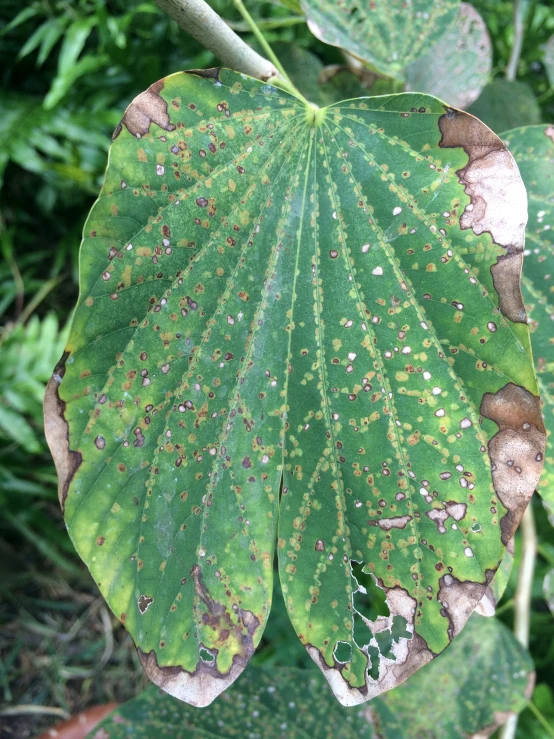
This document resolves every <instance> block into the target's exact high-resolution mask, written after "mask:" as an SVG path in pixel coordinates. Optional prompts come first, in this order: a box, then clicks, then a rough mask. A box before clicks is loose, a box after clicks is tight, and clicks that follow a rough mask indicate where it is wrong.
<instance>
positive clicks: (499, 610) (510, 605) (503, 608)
mask: <svg viewBox="0 0 554 739" xmlns="http://www.w3.org/2000/svg"><path fill="white" fill-rule="evenodd" d="M513 607H514V599H513V598H510V600H507V601H506V602H505V603H503V604H502V605H501V606H500V607H499V608H497V609H496V613H495V614H494V615H495V616H500V614H501V613H504V611H509V610H510V609H511V608H513Z"/></svg>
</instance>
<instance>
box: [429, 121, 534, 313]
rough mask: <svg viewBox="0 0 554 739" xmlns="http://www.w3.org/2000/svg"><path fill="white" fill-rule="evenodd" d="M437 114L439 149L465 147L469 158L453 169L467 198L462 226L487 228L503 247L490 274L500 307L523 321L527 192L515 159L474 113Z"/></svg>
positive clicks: (478, 233)
mask: <svg viewBox="0 0 554 739" xmlns="http://www.w3.org/2000/svg"><path fill="white" fill-rule="evenodd" d="M446 110H447V113H446V115H444V116H442V117H441V118H440V119H439V128H440V131H441V133H442V138H441V141H440V143H439V146H441V147H443V148H460V147H461V148H463V149H464V151H465V152H466V154H467V155H468V157H469V160H468V163H467V164H466V166H465V167H463V169H460V170H458V172H457V173H456V174H457V175H458V179H459V181H460V184H461V185H463V186H464V188H465V192H466V194H467V195H469V197H470V199H471V203H470V205H469V206H467V207H466V209H465V210H464V212H463V213H462V216H461V218H460V228H462V229H468V228H470V229H471V230H472V231H473V232H474V233H475V234H476V235H477V236H480V235H481V234H482V233H485V232H488V233H489V234H490V235H491V237H492V240H493V241H494V243H495V244H497V245H498V246H502V247H503V248H504V249H505V250H506V254H504V255H502V256H500V257H499V258H498V261H497V262H496V264H494V265H493V266H492V267H491V274H492V279H493V283H494V287H495V290H496V292H497V293H498V301H499V308H500V310H501V311H502V313H503V314H504V315H505V316H506V317H507V318H509V319H510V320H511V321H514V322H517V323H525V321H526V315H525V308H524V305H523V299H522V297H521V290H520V284H519V283H520V276H521V268H522V266H523V247H524V244H525V225H526V223H527V193H526V191H525V186H524V184H523V181H522V179H521V176H520V174H519V170H518V168H517V165H516V163H515V161H514V158H513V157H512V155H511V154H510V153H509V151H508V150H507V149H506V147H505V145H504V144H503V143H502V141H501V140H500V139H499V138H498V136H496V135H495V134H494V133H493V132H492V131H491V130H490V129H489V128H487V127H486V126H485V125H484V124H483V123H481V122H480V121H479V120H477V118H474V117H473V116H471V115H469V114H467V113H463V112H461V111H459V110H453V109H452V108H447V109H446Z"/></svg>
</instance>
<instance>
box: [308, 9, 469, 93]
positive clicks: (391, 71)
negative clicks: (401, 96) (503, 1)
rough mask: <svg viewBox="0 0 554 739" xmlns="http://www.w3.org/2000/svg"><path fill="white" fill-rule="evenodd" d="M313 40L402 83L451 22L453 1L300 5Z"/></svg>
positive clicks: (454, 13) (453, 11)
mask: <svg viewBox="0 0 554 739" xmlns="http://www.w3.org/2000/svg"><path fill="white" fill-rule="evenodd" d="M301 5H302V9H303V11H304V13H305V14H306V17H307V20H308V26H309V28H310V30H311V32H312V33H313V34H314V36H317V38H318V39H321V41H324V42H325V43H326V44H331V45H332V46H339V47H340V48H342V49H346V50H347V51H348V52H349V53H350V54H353V55H354V56H356V57H358V58H359V59H362V60H364V61H366V62H368V63H369V64H371V65H372V66H373V67H374V68H376V69H378V70H379V71H381V72H383V73H385V74H388V75H390V76H392V77H397V78H399V79H403V76H404V69H405V67H406V66H407V65H408V64H409V63H410V62H411V61H413V60H414V59H417V58H418V57H421V56H423V55H424V54H425V53H426V52H427V51H428V50H429V48H430V47H431V46H432V44H433V43H435V41H437V40H438V39H439V38H440V37H441V36H442V35H443V34H444V33H445V31H447V29H448V27H449V26H450V24H451V23H453V22H454V19H455V18H456V13H457V11H458V7H459V5H460V2H459V0H413V1H412V2H410V3H409V4H407V3H406V2H405V0H372V1H371V2H370V0H362V1H361V2H360V1H359V0H341V1H340V2H333V0H301Z"/></svg>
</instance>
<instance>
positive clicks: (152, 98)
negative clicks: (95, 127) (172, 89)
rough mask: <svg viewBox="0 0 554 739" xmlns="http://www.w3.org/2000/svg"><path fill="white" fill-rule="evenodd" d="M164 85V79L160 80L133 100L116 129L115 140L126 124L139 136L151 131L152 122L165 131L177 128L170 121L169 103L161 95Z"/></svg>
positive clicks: (130, 131)
mask: <svg viewBox="0 0 554 739" xmlns="http://www.w3.org/2000/svg"><path fill="white" fill-rule="evenodd" d="M163 86H164V81H163V80H159V81H158V82H155V83H154V84H153V85H151V86H150V87H149V88H148V90H146V92H143V93H141V94H140V95H138V96H137V97H136V98H135V99H134V100H133V102H132V103H131V104H130V105H129V107H128V108H127V110H126V111H125V115H124V116H123V119H122V121H121V123H120V124H119V125H118V127H117V128H116V129H115V131H114V135H113V139H114V140H115V139H116V138H117V137H118V136H119V134H120V132H121V128H122V126H125V127H126V128H127V130H128V131H129V133H132V134H133V136H136V137H137V138H141V137H142V136H144V135H145V134H147V133H148V132H149V131H150V124H151V123H155V124H156V125H158V126H159V127H160V128H163V129H164V130H165V131H174V130H175V125H174V124H173V123H170V122H169V113H168V112H167V103H166V101H165V100H164V99H163V98H162V97H161V96H160V92H161V91H162V89H163Z"/></svg>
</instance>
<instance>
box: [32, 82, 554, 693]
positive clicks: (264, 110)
mask: <svg viewBox="0 0 554 739" xmlns="http://www.w3.org/2000/svg"><path fill="white" fill-rule="evenodd" d="M525 219H526V208H525V193H524V190H523V185H522V183H521V179H520V177H519V173H518V171H517V168H516V167H515V164H514V162H513V159H512V158H511V156H510V155H509V154H508V153H507V151H506V150H505V148H504V146H503V144H502V142H501V141H500V140H499V139H498V138H497V137H496V136H494V135H493V134H492V133H491V132H490V131H489V130H488V129H487V128H486V127H485V126H483V125H482V124H481V123H480V122H479V121H477V120H475V119H474V118H472V117H471V116H468V115H467V114H465V113H461V112H457V111H454V110H453V109H451V108H445V107H444V105H443V104H442V103H441V102H440V101H438V100H436V99H434V98H431V97H428V96H423V95H415V94H405V95H397V96H388V97H387V96H385V97H379V98H365V99H359V100H353V101H346V102H344V103H339V104H336V105H332V106H330V107H328V108H325V109H315V108H312V107H310V106H305V105H304V104H303V103H301V102H299V101H298V100H297V99H296V98H294V97H292V96H290V95H288V94H286V93H284V92H282V91H280V90H278V89H276V88H274V87H271V86H269V85H264V84H262V83H261V82H258V81H256V80H252V79H250V78H247V77H245V76H244V75H239V74H236V73H233V72H229V71H226V70H208V71H205V72H193V73H180V74H176V75H172V76H170V77H168V78H166V79H165V80H162V81H160V82H158V83H156V84H155V85H153V86H152V87H151V88H149V90H148V91H147V92H146V93H143V94H142V95H141V96H139V97H138V98H136V99H135V101H134V102H133V103H132V104H131V106H130V107H129V108H128V110H127V112H126V114H125V117H124V119H123V121H122V124H121V126H119V127H118V129H117V130H116V134H115V142H114V144H113V146H112V150H111V154H110V163H109V166H108V171H107V174H106V180H105V183H104V186H103V189H102V192H101V195H100V198H99V200H98V201H97V203H96V205H95V206H94V208H93V210H92V212H91V215H90V217H89V219H88V221H87V223H86V225H85V230H84V239H83V244H82V249H81V274H80V283H81V295H80V298H79V303H78V306H77V309H76V312H75V317H74V320H73V326H72V330H71V334H70V338H69V341H68V345H67V348H66V353H65V355H64V357H63V358H62V361H61V362H60V364H59V366H58V368H57V369H56V372H55V374H54V376H53V378H52V380H51V382H50V384H49V389H48V392H47V397H46V401H45V408H46V428H47V434H48V440H49V444H50V447H51V449H52V452H53V456H54V458H55V461H56V464H57V467H58V473H59V478H60V485H59V494H60V501H61V503H62V506H63V507H64V508H65V519H66V522H67V526H68V530H69V532H70V535H71V537H72V539H73V541H74V543H75V546H76V548H77V550H78V551H79V553H80V555H81V556H82V558H83V559H84V560H85V562H86V563H87V565H88V566H89V568H90V570H91V572H92V574H93V576H94V578H95V579H96V581H97V583H98V585H99V587H100V589H101V591H102V592H103V593H104V595H105V596H106V599H107V601H108V603H109V605H110V607H111V608H112V609H113V611H114V613H116V614H117V615H118V616H119V617H120V618H121V620H122V621H123V622H124V623H125V625H126V627H127V629H128V630H129V631H130V633H131V635H132V636H133V638H134V640H135V642H136V644H137V647H138V650H139V655H140V657H141V660H142V662H143V665H144V666H145V669H146V671H147V673H148V675H149V676H150V678H151V679H152V680H153V681H154V682H156V683H157V684H159V685H160V686H162V687H163V688H164V690H166V691H167V692H170V693H171V694H173V695H176V696H178V697H179V698H181V699H183V700H186V701H188V702H190V703H193V704H196V705H206V704H207V703H209V702H210V701H212V700H213V699H214V698H215V697H216V696H217V695H218V694H219V693H220V692H221V691H222V690H224V689H225V687H226V686H228V685H229V684H230V683H231V682H233V680H234V679H235V678H236V677H237V676H238V675H239V674H240V672H241V671H242V670H243V669H244V666H245V665H246V663H247V661H248V659H249V658H250V656H251V655H252V652H253V651H254V649H255V647H256V645H257V644H258V642H259V640H260V638H261V634H262V632H263V629H264V626H265V622H266V620H267V615H268V612H269V607H270V600H271V588H272V577H273V570H272V563H273V556H274V552H275V538H276V527H277V522H278V521H279V532H278V551H279V567H280V577H281V582H282V586H283V591H284V594H285V600H286V604H287V608H288V612H289V615H290V617H291V620H292V623H293V625H294V627H295V628H296V630H297V632H298V634H299V637H300V639H301V641H302V643H303V644H305V646H306V647H307V649H308V651H309V653H310V655H311V656H312V657H313V659H314V660H315V661H316V662H317V663H318V664H319V665H320V667H321V668H322V669H323V671H324V673H325V675H326V677H327V679H328V680H329V682H330V683H331V685H332V687H333V690H334V691H335V693H336V694H337V696H338V697H339V699H340V700H341V702H343V703H345V704H354V703H359V702H362V701H365V700H368V699H369V698H370V697H373V696H375V695H377V694H379V693H380V692H382V691H384V690H388V689H390V688H392V687H394V686H395V685H397V684H398V683H400V682H402V681H403V680H405V679H406V678H407V677H409V676H410V675H411V674H412V673H413V672H414V671H415V670H417V669H418V668H419V667H420V666H422V665H424V664H425V663H427V662H428V661H429V660H431V659H432V658H433V656H434V655H436V654H439V653H440V652H441V651H443V650H444V649H445V647H446V646H447V645H448V644H449V643H450V641H451V640H452V639H453V638H454V636H455V635H456V634H457V633H458V632H459V631H460V630H461V629H462V628H463V626H464V624H465V622H466V620H467V618H468V617H469V615H470V614H471V612H472V611H473V610H474V608H475V606H476V605H477V603H478V602H479V601H480V600H481V598H482V596H483V594H484V592H485V589H486V587H487V584H488V582H490V579H491V577H492V575H493V574H494V572H495V570H496V569H497V567H498V564H499V561H500V559H501V557H502V555H503V551H504V545H505V544H506V543H507V542H508V541H509V539H510V538H511V536H512V535H513V532H514V530H515V528H516V526H517V524H518V522H519V520H520V518H521V515H522V513H523V511H524V509H525V506H526V504H527V502H528V500H529V498H530V496H531V494H532V492H533V490H534V487H535V484H536V481H537V479H538V477H539V474H540V470H541V466H542V461H541V460H542V455H543V454H544V427H543V425H542V419H541V416H540V409H539V406H538V399H537V397H536V395H537V388H536V381H535V377H534V373H533V367H532V363H531V359H530V349H529V334H528V329H527V324H526V317H525V313H524V310H523V303H522V299H521V294H520V291H519V273H520V269H521V261H522V253H523V232H524V224H525ZM62 378H63V381H62ZM281 482H282V500H281V503H280V504H279V490H280V485H281ZM279 505H280V511H278V506H279ZM278 513H279V515H278ZM385 598H386V603H385ZM389 612H390V613H389ZM372 634H373V635H372Z"/></svg>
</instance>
